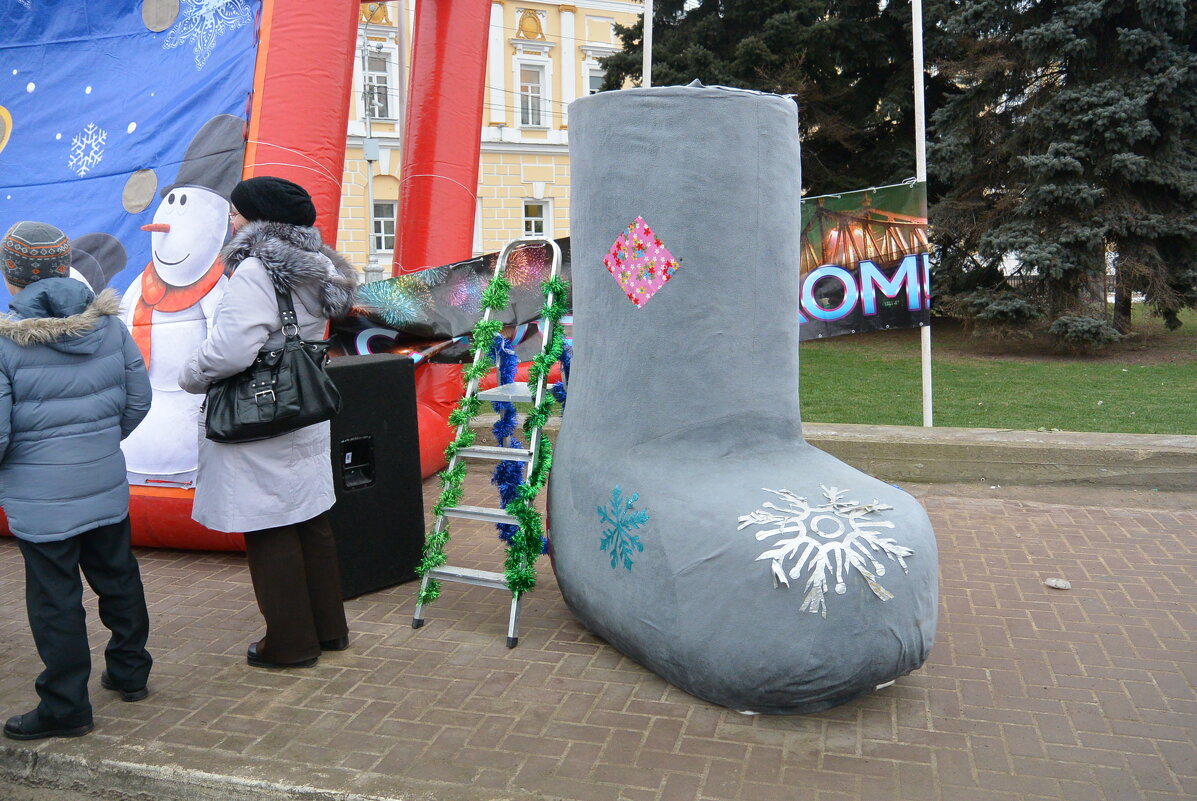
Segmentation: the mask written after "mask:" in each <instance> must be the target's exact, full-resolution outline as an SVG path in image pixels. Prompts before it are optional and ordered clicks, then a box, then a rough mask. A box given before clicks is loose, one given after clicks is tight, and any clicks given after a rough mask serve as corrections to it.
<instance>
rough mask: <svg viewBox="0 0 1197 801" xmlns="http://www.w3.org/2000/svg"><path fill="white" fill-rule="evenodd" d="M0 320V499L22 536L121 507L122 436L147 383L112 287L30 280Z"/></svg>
mask: <svg viewBox="0 0 1197 801" xmlns="http://www.w3.org/2000/svg"><path fill="white" fill-rule="evenodd" d="M9 309H10V310H11V313H10V314H9V315H7V316H5V317H2V318H0V452H2V453H3V460H2V461H0V505H3V506H4V511H5V513H6V514H7V515H8V527H9V530H10V531H11V532H12V533H13V534H15V535H16V536H17V537H20V538H21V539H24V540H29V541H30V542H51V541H54V540H64V539H67V538H68V537H72V536H74V535H76V534H79V533H82V532H84V531H88V530H90V529H93V528H96V527H97V526H103V525H108V524H110V523H117V522H119V521H121V520H122V519H124V517H125V515H127V514H128V513H129V484H128V480H127V478H126V475H125V457H124V455H123V454H122V453H121V448H120V442H121V440H122V439H124V438H125V437H127V436H128V435H129V434H130V432H132V431H133V429H134V428H136V427H137V424H138V423H140V422H141V420H142V418H144V417H145V415H146V413H147V412H148V411H149V409H150V398H151V390H150V381H149V378H148V376H147V375H146V370H145V363H144V362H143V361H142V358H141V353H140V351H138V349H137V345H136V344H134V342H133V337H132V336H130V335H129V331H128V329H127V328H125V325H124V323H122V322H121V320H120V317H119V314H120V302H119V300H118V298H117V295H116V292H114V291H113V290H111V289H105V290H104V291H103V292H101V293H100V295H99V297H96V296H95V295H93V294H92V292H91V290H90V289H88V288H87V287H86V286H85V285H84V284H82V283H80V282H79V281H76V280H74V279H73V278H53V279H47V280H44V281H38V282H37V283H35V284H31V285H29V286H28V287H26V288H25V289H23V290H21V291H20V292H18V293H17V294H16V295H15V296H13V299H12V302H11V303H10V304H9Z"/></svg>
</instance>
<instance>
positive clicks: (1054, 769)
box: [0, 479, 1197, 801]
mask: <svg viewBox="0 0 1197 801" xmlns="http://www.w3.org/2000/svg"><path fill="white" fill-rule="evenodd" d="M471 482H472V483H471V484H470V485H469V487H468V489H469V494H470V495H471V496H472V498H471V497H467V501H466V502H473V503H482V504H486V505H489V504H490V503H491V500H490V498H491V496H490V489H489V488H487V487H485V486H484V485H483V484H482V482H481V480H480V479H471ZM427 494H428V495H429V497H431V488H429V490H428V493H427ZM920 494H921V493H920ZM925 503H926V504H927V506H928V509H929V511H930V513H931V517H932V519H933V520H934V522H935V526H936V530H937V532H938V536H939V543H940V560H941V574H942V614H941V617H940V628H939V633H938V637H937V640H936V645H935V649H934V652H933V654H932V656H931V659H930V661H929V662H928V664H927V665H926V666H925V667H924V668H923V669H922V670H920V671H918V672H916V673H915V674H914V675H911V676H908V677H905V678H903V679H900V680H899V681H898V682H897V684H896V685H895V686H893V687H890V688H888V689H886V690H883V691H881V692H879V693H877V694H875V695H872V696H870V697H867V698H864V699H861V700H858V701H856V702H853V703H851V704H847V705H845V706H842V707H839V708H837V709H833V710H831V711H828V712H824V713H821V714H817V715H811V716H806V717H748V716H743V715H740V714H737V713H735V712H731V711H728V710H725V709H721V708H718V707H714V706H711V705H709V704H707V703H705V702H702V701H699V700H696V699H694V698H692V697H690V696H687V695H685V694H684V693H682V692H680V691H678V690H676V689H673V688H671V687H670V686H668V685H666V684H665V683H664V682H663V681H661V680H660V679H658V678H657V677H656V676H655V675H653V674H651V673H648V672H647V671H645V670H643V669H642V668H640V667H639V666H637V665H636V664H634V663H632V662H631V661H629V660H628V659H625V658H623V657H622V656H621V655H620V654H618V653H616V652H615V651H613V650H612V649H611V648H609V647H608V646H606V645H605V644H604V643H602V642H601V641H599V640H597V639H596V638H595V637H593V636H591V635H590V634H589V633H587V632H586V631H585V630H583V629H582V628H581V626H579V625H578V623H576V622H575V621H574V619H573V618H572V616H571V615H570V613H569V611H568V610H567V609H566V607H565V606H564V604H563V602H562V600H561V597H560V595H559V593H558V592H557V589H556V586H555V583H554V581H553V577H552V573H551V571H550V570H549V568H548V565H547V563H545V564H544V565H543V567H542V570H541V585H540V587H539V589H538V590H537V591H536V593H535V594H534V596H533V597H532V598H531V599H530V600H529V601H528V602H527V603H526V606H525V609H524V613H523V618H522V627H521V632H520V634H521V639H520V645H519V647H518V648H516V649H514V650H508V649H507V648H505V647H504V634H505V621H506V611H507V607H506V603H505V600H504V598H503V596H501V595H500V594H499V593H496V592H494V591H490V590H485V589H481V588H467V587H462V586H461V585H449V586H448V587H447V588H446V590H445V594H444V597H443V599H442V600H441V601H440V602H438V603H437V604H436V605H435V606H433V607H431V608H430V610H429V615H428V625H427V626H425V627H424V628H423V629H421V630H419V631H413V630H412V629H411V628H410V616H411V611H412V606H413V599H414V591H415V588H414V585H410V584H409V585H404V586H400V587H396V588H393V589H391V590H386V591H382V592H378V593H374V594H372V595H369V596H366V597H363V598H358V599H355V600H352V601H350V602H349V603H348V611H349V615H350V621H351V623H350V625H351V627H352V630H353V637H354V639H353V646H352V648H351V649H350V650H349V651H347V652H345V653H340V654H327V655H326V656H324V657H323V658H322V659H321V662H320V664H319V666H318V667H317V668H315V669H312V670H297V671H286V672H271V671H262V670H254V669H250V668H248V667H246V665H245V663H244V657H243V655H244V651H245V646H246V644H247V643H248V642H249V641H250V640H251V639H253V638H255V637H256V636H258V633H259V620H258V615H257V611H256V608H255V607H254V602H253V596H252V593H251V589H250V585H249V579H248V575H247V573H246V569H245V565H244V562H243V559H242V558H241V557H240V556H239V555H220V554H203V553H185V552H172V551H142V552H140V554H139V556H140V558H141V563H142V569H143V572H144V574H145V580H146V589H147V592H148V595H149V597H150V599H151V611H152V615H153V626H154V629H153V637H152V640H151V648H152V650H153V653H154V655H155V657H156V659H157V665H156V669H155V672H154V675H153V677H152V679H151V689H152V694H151V695H150V697H149V699H147V700H146V701H143V702H141V703H136V704H124V703H121V702H120V701H118V700H115V698H114V697H113V695H112V694H111V693H106V692H104V691H102V690H100V689H99V688H98V686H97V687H96V689H95V691H94V695H95V697H94V702H95V714H96V723H97V727H96V731H95V732H94V733H93V734H90V735H88V736H87V737H84V738H81V739H79V740H68V741H48V742H42V743H40V744H38V743H34V744H21V743H12V742H11V741H5V742H3V743H2V744H0V768H7V769H9V770H10V771H11V770H12V766H13V765H17V764H23V765H29V764H31V763H33V762H38V763H39V764H41V765H43V766H45V767H44V770H50V769H51V766H53V765H54V764H56V760H57V761H58V763H61V764H64V765H66V764H76V763H83V764H86V766H87V767H88V769H89V770H91V771H92V773H91V774H89V775H91V776H93V777H94V776H96V775H100V774H102V773H103V772H104V771H105V770H116V768H117V767H118V766H119V767H120V768H121V769H123V770H126V771H128V770H132V771H143V772H149V773H155V772H156V774H157V775H170V776H173V777H175V778H176V779H178V780H183V779H186V778H187V777H195V776H201V775H208V778H209V779H211V776H210V775H209V774H216V775H219V776H224V777H227V778H226V779H225V780H226V781H236V782H240V783H242V785H246V784H247V783H248V784H254V783H257V785H255V786H262V787H267V786H272V787H280V786H288V785H290V786H297V787H298V786H303V787H314V788H320V789H324V790H339V791H345V792H353V793H359V794H362V795H365V796H371V797H374V796H376V797H382V798H399V797H404V798H413V797H417V798H424V799H429V798H433V799H437V801H443V800H445V799H467V798H468V799H473V800H474V801H480V800H485V799H499V798H503V799H525V798H543V799H570V800H571V801H574V800H576V801H692V800H693V799H709V800H711V801H714V800H715V799H719V800H720V801H732V800H733V799H735V800H736V801H770V799H779V800H780V799H784V800H785V801H804V800H806V799H811V800H812V801H814V800H816V799H817V801H841V800H843V801H847V799H866V800H867V801H874V800H877V801H884V800H885V799H911V800H912V801H941V800H942V801H953V800H954V799H968V801H1015V799H1075V800H1076V801H1115V800H1116V799H1117V800H1118V801H1123V800H1126V799H1154V800H1155V801H1164V799H1182V798H1189V799H1191V798H1197V742H1195V740H1197V693H1195V689H1194V688H1195V685H1197V645H1195V643H1194V632H1197V589H1195V584H1197V537H1195V536H1194V534H1195V532H1197V513H1194V512H1193V511H1185V510H1180V511H1176V510H1172V511H1168V510H1164V511H1159V510H1157V511H1145V510H1138V509H1122V508H1118V509H1108V510H1106V509H1102V508H1099V507H1096V506H1076V505H1074V506H1069V505H1056V504H1047V503H1041V502H1026V501H1020V500H1015V499H1012V498H1009V497H1007V498H1004V499H1001V498H967V497H951V496H942V495H936V494H934V493H932V494H930V495H927V496H926V498H925ZM456 532H457V533H456V538H455V540H454V545H453V550H452V556H453V559H452V561H453V562H454V563H457V564H465V565H469V566H475V567H483V568H493V567H495V565H497V563H498V561H499V549H498V545H497V540H496V539H495V538H494V536H493V534H492V533H490V532H487V531H485V527H483V526H481V525H480V524H479V525H476V526H472V527H467V526H463V525H460V524H459V525H458V526H457V529H456ZM21 573H22V571H21V564H20V556H19V553H18V551H17V548H16V547H15V545H14V544H13V543H12V542H11V541H9V540H5V541H3V542H0V664H2V665H3V671H0V710H4V711H5V713H6V714H7V713H14V712H18V711H23V710H25V709H27V708H28V707H29V706H31V705H32V702H33V692H32V680H33V677H34V675H35V674H36V673H37V671H38V669H39V667H38V662H37V659H36V656H35V655H34V653H33V649H32V641H31V639H30V636H29V634H28V631H27V626H26V622H25V618H24V608H23V603H22V592H23V580H22V577H21ZM1052 576H1063V577H1066V578H1068V579H1069V580H1070V581H1071V582H1072V585H1073V589H1072V590H1070V591H1057V590H1051V589H1048V588H1047V587H1045V586H1044V585H1043V580H1044V579H1046V578H1049V577H1052ZM89 603H90V602H89ZM91 620H92V624H93V635H94V637H93V645H94V646H95V653H96V654H97V655H98V654H99V653H100V651H101V649H102V646H103V637H102V636H101V634H100V629H99V624H98V621H97V620H96V618H95V614H94V605H93V606H92V615H91ZM97 673H98V668H97ZM94 684H95V681H94V680H93V685H94ZM31 753H35V754H36V757H37V758H36V760H34V759H33V758H32V757H31ZM42 775H43V776H44V775H46V774H45V773H44V772H43V774H42ZM0 790H2V784H0ZM0 795H2V793H0Z"/></svg>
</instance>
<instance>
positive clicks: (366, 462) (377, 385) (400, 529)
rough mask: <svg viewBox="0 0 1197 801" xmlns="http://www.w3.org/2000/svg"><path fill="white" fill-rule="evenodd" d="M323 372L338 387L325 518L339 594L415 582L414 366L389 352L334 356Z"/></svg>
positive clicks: (419, 544)
mask: <svg viewBox="0 0 1197 801" xmlns="http://www.w3.org/2000/svg"><path fill="white" fill-rule="evenodd" d="M328 374H329V376H330V377H331V378H332V380H333V381H334V382H335V383H336V385H337V389H339V390H340V391H341V413H340V414H338V415H337V416H336V417H335V418H333V421H332V468H333V483H334V485H335V486H336V492H337V503H336V505H334V506H333V508H332V510H331V511H330V512H329V517H330V519H331V521H332V528H333V533H334V534H335V535H336V539H337V553H338V554H339V556H340V559H341V584H342V592H343V594H344V596H345V597H346V598H353V597H356V596H358V595H362V594H363V593H367V592H373V591H374V590H380V589H383V588H384V587H392V586H394V585H396V584H400V583H402V582H404V581H410V580H411V579H414V578H415V577H416V565H418V564H419V562H420V554H421V551H422V550H423V547H424V493H423V488H422V481H421V476H420V439H419V428H418V426H417V423H416V379H415V365H414V364H413V363H412V360H411V359H409V358H408V357H406V356H397V355H394V354H376V355H372V356H341V357H338V358H335V359H333V360H332V361H331V362H329V365H328Z"/></svg>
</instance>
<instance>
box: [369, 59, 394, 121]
mask: <svg viewBox="0 0 1197 801" xmlns="http://www.w3.org/2000/svg"><path fill="white" fill-rule="evenodd" d="M387 62H388V58H387V54H386V53H371V54H370V55H368V56H366V91H365V104H366V109H365V115H364V116H367V117H371V118H373V119H376V120H378V119H390V117H391V71H390V67H389V65H388V63H387Z"/></svg>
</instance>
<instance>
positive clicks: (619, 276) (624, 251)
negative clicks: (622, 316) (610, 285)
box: [603, 217, 681, 307]
mask: <svg viewBox="0 0 1197 801" xmlns="http://www.w3.org/2000/svg"><path fill="white" fill-rule="evenodd" d="M603 264H605V265H607V271H608V272H609V273H611V277H612V278H614V279H615V281H616V283H618V284H619V288H620V289H622V290H623V292H624V294H625V295H627V296H628V300H630V301H632V303H635V304H636V306H637V307H640V306H643V305H644V304H646V303H648V301H649V299H650V298H652V296H653V295H655V294H657V291H658V290H659V289H660V288H661V287H663V286H665V284H666V282H668V281H669V279H670V278H673V274H674V273H676V272H677V270H678V267H680V266H681V265H680V264H679V263H678V260H677V259H675V258H674V257H673V254H672V253H670V252H669V251H668V250H667V249H666V248H665V245H664V244H662V243H661V239H660V238H659V237H658V236H657V235H656V234H654V233H653V229H652V228H650V227H649V226H648V223H646V222H645V221H644V218H643V217H637V218H636V221H635V222H633V223H632V224H631V225H629V226H628V227H627V229H626V230H625V231H624V232H623V233H622V234H620V235H619V238H618V239H616V240H615V244H614V245H612V246H611V252H610V253H608V254H607V255H606V256H604V257H603Z"/></svg>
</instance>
